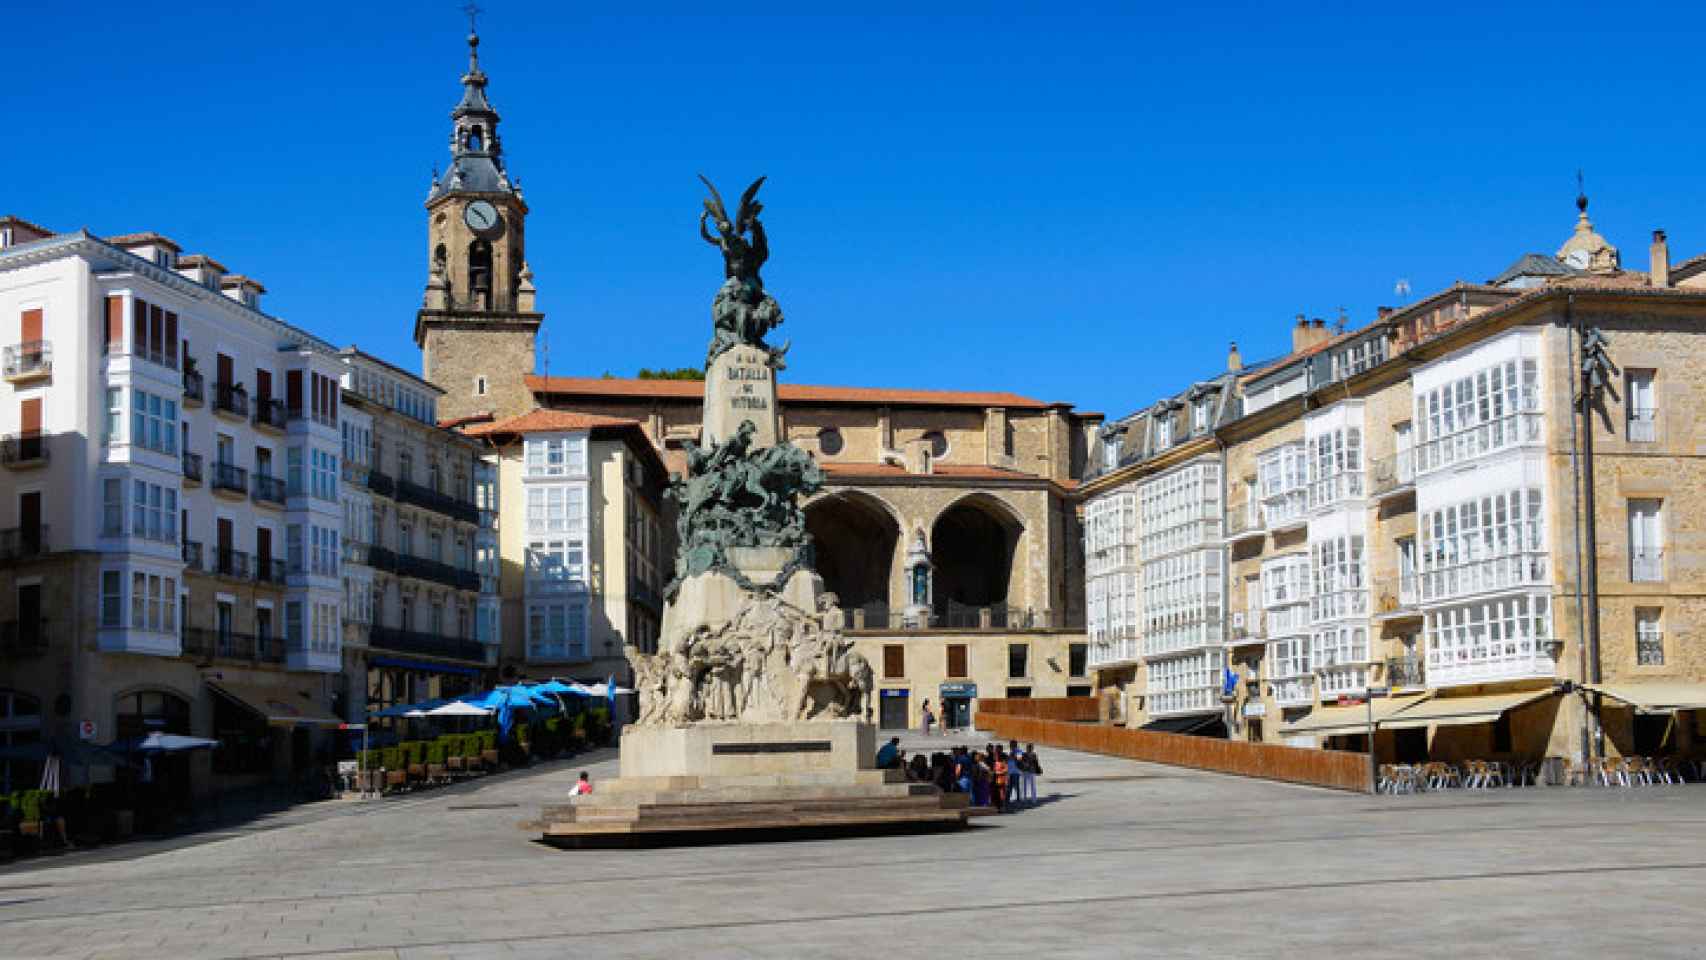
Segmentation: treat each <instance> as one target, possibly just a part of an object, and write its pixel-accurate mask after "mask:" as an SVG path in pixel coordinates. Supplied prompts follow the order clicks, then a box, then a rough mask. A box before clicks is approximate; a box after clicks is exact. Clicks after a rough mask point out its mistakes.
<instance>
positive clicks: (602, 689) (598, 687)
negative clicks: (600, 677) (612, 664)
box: [575, 683, 634, 697]
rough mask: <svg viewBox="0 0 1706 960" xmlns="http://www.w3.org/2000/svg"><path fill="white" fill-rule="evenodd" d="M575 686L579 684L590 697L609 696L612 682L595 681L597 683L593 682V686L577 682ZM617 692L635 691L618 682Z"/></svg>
mask: <svg viewBox="0 0 1706 960" xmlns="http://www.w3.org/2000/svg"><path fill="white" fill-rule="evenodd" d="M575 686H577V687H579V688H580V689H581V690H583V691H585V692H586V695H587V696H589V697H608V696H610V684H608V683H595V684H592V685H591V686H588V685H586V684H583V683H577V684H575ZM616 692H617V693H618V694H622V693H633V692H634V691H632V690H630V689H628V688H627V687H624V686H622V685H621V684H617V685H616Z"/></svg>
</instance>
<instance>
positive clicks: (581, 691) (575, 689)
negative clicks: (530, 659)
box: [533, 677, 588, 697]
mask: <svg viewBox="0 0 1706 960" xmlns="http://www.w3.org/2000/svg"><path fill="white" fill-rule="evenodd" d="M533 689H535V690H538V691H540V692H541V693H549V694H551V695H553V696H559V697H565V696H566V697H585V696H588V693H587V692H586V689H585V688H583V687H579V686H575V685H574V684H568V683H564V682H563V681H561V680H558V679H556V678H554V677H553V678H552V679H550V680H547V681H545V682H544V683H540V684H535V685H534V687H533Z"/></svg>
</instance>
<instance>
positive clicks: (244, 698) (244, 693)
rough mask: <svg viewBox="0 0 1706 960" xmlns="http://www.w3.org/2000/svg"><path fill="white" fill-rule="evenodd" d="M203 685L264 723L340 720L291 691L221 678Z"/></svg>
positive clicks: (319, 722) (286, 724)
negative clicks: (246, 709)
mask: <svg viewBox="0 0 1706 960" xmlns="http://www.w3.org/2000/svg"><path fill="white" fill-rule="evenodd" d="M207 685H208V686H209V687H211V688H213V690H214V692H215V693H219V694H221V695H223V696H225V697H226V698H227V699H229V700H231V701H232V702H233V703H236V704H237V705H238V706H241V707H247V708H248V709H249V710H252V711H254V712H255V713H257V714H259V715H260V717H261V719H263V720H265V721H266V722H268V723H276V724H282V725H285V726H291V725H294V724H298V723H309V724H321V725H325V726H335V725H337V724H340V723H343V720H341V719H339V718H338V717H337V716H335V715H334V714H333V713H332V712H331V711H330V710H327V709H326V708H325V707H322V706H320V705H319V704H317V703H315V702H314V701H312V700H310V699H308V698H307V697H305V696H303V695H302V694H300V693H298V692H296V691H294V690H271V689H268V688H266V687H257V686H254V685H253V684H247V683H231V682H229V681H225V680H209V681H207Z"/></svg>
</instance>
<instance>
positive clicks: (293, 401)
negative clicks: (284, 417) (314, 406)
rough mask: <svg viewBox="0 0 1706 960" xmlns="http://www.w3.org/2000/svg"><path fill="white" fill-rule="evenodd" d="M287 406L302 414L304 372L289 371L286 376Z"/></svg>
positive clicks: (285, 401)
mask: <svg viewBox="0 0 1706 960" xmlns="http://www.w3.org/2000/svg"><path fill="white" fill-rule="evenodd" d="M284 393H285V398H284V403H285V406H287V407H289V408H290V409H292V410H294V411H296V412H297V413H301V412H302V371H301V370H288V371H286V372H285V374H284Z"/></svg>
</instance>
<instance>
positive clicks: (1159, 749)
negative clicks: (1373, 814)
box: [977, 704, 1374, 793]
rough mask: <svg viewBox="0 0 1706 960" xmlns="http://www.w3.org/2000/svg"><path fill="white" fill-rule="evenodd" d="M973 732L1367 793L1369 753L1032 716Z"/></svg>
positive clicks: (985, 723) (1003, 718)
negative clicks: (1071, 721) (1216, 737)
mask: <svg viewBox="0 0 1706 960" xmlns="http://www.w3.org/2000/svg"><path fill="white" fill-rule="evenodd" d="M977 726H978V729H980V730H986V731H988V732H989V733H991V734H993V735H994V738H995V739H996V740H1003V741H1005V740H1017V741H1019V742H1020V743H1035V744H1038V745H1039V746H1049V747H1061V748H1062V749H1066V750H1079V751H1082V752H1085V753H1104V754H1107V755H1109V756H1113V757H1125V758H1126V759H1128V760H1143V761H1146V762H1149V763H1165V764H1168V765H1171V766H1175V767H1190V768H1191V769H1193V770H1213V771H1215V772H1217V773H1232V774H1237V775H1238V776H1241V777H1261V778H1263V779H1265V780H1282V781H1284V782H1286V783H1304V784H1309V785H1311V786H1317V787H1331V788H1333V789H1335V790H1353V791H1356V792H1359V793H1372V792H1373V789H1374V788H1373V784H1371V783H1370V782H1369V769H1368V754H1366V753H1348V752H1345V751H1339V750H1306V749H1302V748H1299V747H1284V746H1278V745H1275V744H1270V743H1245V742H1244V741H1241V740H1215V739H1211V738H1209V737H1192V736H1187V735H1184V734H1177V733H1153V732H1151V731H1148V730H1127V729H1125V728H1124V727H1110V726H1104V725H1101V724H1090V723H1065V722H1062V721H1059V720H1043V719H1038V718H1036V717H1019V716H1010V715H1005V714H1002V713H1000V712H999V711H997V712H990V711H988V710H984V709H982V708H981V704H980V708H979V710H978V723H977Z"/></svg>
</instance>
